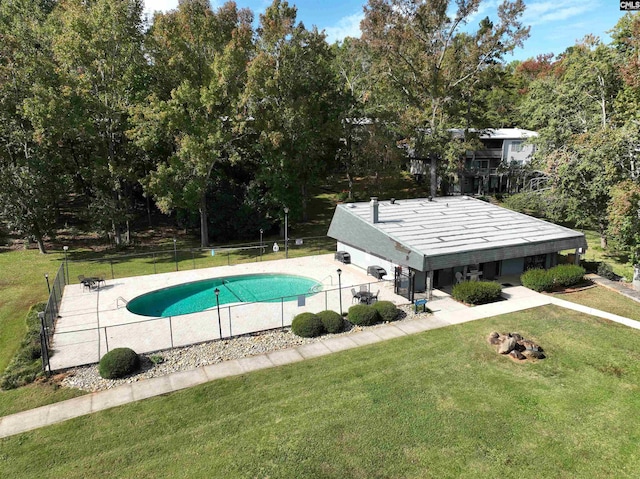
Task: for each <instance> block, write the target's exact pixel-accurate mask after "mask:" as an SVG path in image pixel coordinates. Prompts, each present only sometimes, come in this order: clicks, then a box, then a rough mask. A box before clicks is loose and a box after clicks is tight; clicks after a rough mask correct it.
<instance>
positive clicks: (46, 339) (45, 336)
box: [38, 264, 67, 374]
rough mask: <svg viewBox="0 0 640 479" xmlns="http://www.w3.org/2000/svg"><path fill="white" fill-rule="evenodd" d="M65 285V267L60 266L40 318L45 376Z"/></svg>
mask: <svg viewBox="0 0 640 479" xmlns="http://www.w3.org/2000/svg"><path fill="white" fill-rule="evenodd" d="M66 284H67V277H66V272H65V265H64V264H61V265H60V267H59V268H58V272H57V273H56V276H55V278H54V280H53V285H52V286H51V289H50V291H49V299H48V301H47V305H46V306H45V308H44V311H43V312H42V313H40V314H39V315H38V316H39V317H40V349H41V351H42V370H43V371H44V372H46V373H47V374H50V373H51V365H50V363H49V358H50V345H51V339H52V338H53V331H54V328H55V325H56V319H57V318H58V313H59V311H60V302H61V301H62V295H63V294H64V287H65V285H66Z"/></svg>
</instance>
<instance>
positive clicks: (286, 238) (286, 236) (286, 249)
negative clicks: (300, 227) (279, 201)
mask: <svg viewBox="0 0 640 479" xmlns="http://www.w3.org/2000/svg"><path fill="white" fill-rule="evenodd" d="M288 220H289V208H287V207H285V208H284V257H285V258H289V224H288Z"/></svg>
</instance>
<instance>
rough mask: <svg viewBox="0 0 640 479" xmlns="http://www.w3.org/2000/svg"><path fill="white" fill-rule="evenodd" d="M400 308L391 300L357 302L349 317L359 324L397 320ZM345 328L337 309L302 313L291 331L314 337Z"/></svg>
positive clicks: (350, 309) (292, 325)
mask: <svg viewBox="0 0 640 479" xmlns="http://www.w3.org/2000/svg"><path fill="white" fill-rule="evenodd" d="M399 313H400V310H399V309H398V308H397V307H396V305H395V304H393V303H392V302H391V301H378V302H376V303H374V304H373V305H371V306H369V305H367V304H356V305H355V306H351V307H350V308H349V312H348V314H347V319H348V320H349V322H350V323H352V324H355V325H359V326H370V325H372V324H376V323H379V322H381V321H395V320H396V319H397V318H398V314H399ZM343 330H344V319H342V316H340V315H339V314H338V313H336V312H335V311H322V312H320V313H318V314H313V313H301V314H298V315H297V316H296V317H295V318H293V321H292V322H291V331H293V333H294V334H296V335H298V336H302V337H303V338H314V337H316V336H320V335H322V334H325V333H332V334H335V333H340V332H342V331H343Z"/></svg>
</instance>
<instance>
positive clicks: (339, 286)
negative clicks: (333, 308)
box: [336, 268, 342, 316]
mask: <svg viewBox="0 0 640 479" xmlns="http://www.w3.org/2000/svg"><path fill="white" fill-rule="evenodd" d="M336 272H337V273H338V294H339V295H340V316H342V281H341V280H340V275H341V274H342V270H341V269H340V268H338V271H336Z"/></svg>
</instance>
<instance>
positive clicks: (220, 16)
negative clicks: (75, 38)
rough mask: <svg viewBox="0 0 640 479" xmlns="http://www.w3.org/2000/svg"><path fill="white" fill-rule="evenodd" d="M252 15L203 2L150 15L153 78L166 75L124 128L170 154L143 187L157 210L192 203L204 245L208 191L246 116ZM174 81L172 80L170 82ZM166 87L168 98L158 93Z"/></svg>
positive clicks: (232, 152) (229, 157)
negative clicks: (132, 125)
mask: <svg viewBox="0 0 640 479" xmlns="http://www.w3.org/2000/svg"><path fill="white" fill-rule="evenodd" d="M252 33H253V32H252V28H251V15H250V14H249V13H248V12H247V11H244V10H240V11H239V10H237V8H236V6H235V4H234V3H232V2H229V3H226V4H225V5H224V6H223V7H221V8H220V9H219V10H218V11H217V12H215V13H214V12H212V11H211V9H210V8H209V6H208V4H205V2H202V1H199V0H194V1H184V2H181V3H180V5H179V6H178V9H177V10H175V11H172V12H169V13H167V14H164V15H156V17H155V24H154V27H153V29H152V31H151V36H152V41H151V44H152V45H156V46H157V45H165V46H166V47H167V48H166V49H159V50H158V49H157V47H156V49H154V50H153V51H154V52H157V53H158V54H159V57H158V58H157V59H154V60H153V62H154V64H156V65H159V66H158V68H157V69H156V71H155V74H156V76H157V77H162V78H165V79H166V78H168V76H169V74H168V73H167V72H166V69H167V65H166V64H162V65H160V63H162V62H163V61H164V62H167V64H169V65H173V66H174V67H175V68H176V70H177V72H179V75H177V74H171V76H172V78H170V79H169V80H167V81H166V84H165V85H163V88H161V89H160V90H158V92H157V93H156V94H154V95H151V96H150V97H149V98H148V100H147V102H146V104H145V105H144V106H142V107H140V108H138V109H136V112H135V120H134V121H135V128H133V129H132V130H131V132H130V135H131V137H132V138H134V139H135V141H136V143H137V144H138V145H139V146H140V147H142V148H143V149H145V150H146V151H147V152H153V151H155V152H156V153H157V152H158V150H157V142H156V140H157V139H160V143H161V144H162V143H165V144H167V145H168V146H169V148H168V149H167V151H166V152H167V155H168V158H167V159H166V161H163V162H161V163H160V164H159V165H158V166H157V167H156V169H155V170H153V171H151V172H150V173H149V176H148V177H147V179H146V180H145V189H146V191H147V192H148V193H150V194H152V195H153V197H154V198H155V200H156V203H157V205H158V207H159V208H160V210H161V211H162V212H164V213H169V212H171V211H172V210H173V209H175V208H184V209H186V210H188V211H194V210H197V211H198V212H199V215H200V242H201V245H202V246H203V247H206V246H208V245H209V231H208V201H207V191H208V188H209V187H210V185H211V177H212V175H214V174H215V168H216V166H217V165H219V164H220V163H221V162H229V161H234V160H235V159H236V158H237V157H238V150H237V148H236V144H237V142H238V141H239V140H240V139H241V138H242V137H243V136H244V135H245V130H244V129H245V124H246V120H247V118H246V115H244V112H243V111H242V109H241V108H240V106H239V103H240V99H241V94H242V92H243V90H244V85H245V82H246V69H247V63H248V61H249V57H250V55H251V52H252ZM173 85H176V86H175V87H173ZM170 87H171V90H170V94H169V96H168V97H166V98H163V97H161V96H160V95H162V94H163V91H165V90H167V89H168V88H170Z"/></svg>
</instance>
